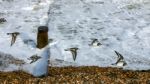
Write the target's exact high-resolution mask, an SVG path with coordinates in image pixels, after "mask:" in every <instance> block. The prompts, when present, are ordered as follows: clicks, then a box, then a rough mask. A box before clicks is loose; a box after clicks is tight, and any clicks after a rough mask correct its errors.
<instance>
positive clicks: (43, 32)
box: [37, 26, 48, 49]
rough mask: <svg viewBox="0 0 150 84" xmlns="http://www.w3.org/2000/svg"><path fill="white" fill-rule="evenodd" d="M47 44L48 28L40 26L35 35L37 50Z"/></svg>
mask: <svg viewBox="0 0 150 84" xmlns="http://www.w3.org/2000/svg"><path fill="white" fill-rule="evenodd" d="M47 44H48V27H47V26H40V27H39V28H38V34H37V48H39V49H41V48H44V47H45V46H46V45H47Z"/></svg>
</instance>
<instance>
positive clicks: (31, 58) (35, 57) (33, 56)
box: [28, 55, 41, 64]
mask: <svg viewBox="0 0 150 84" xmlns="http://www.w3.org/2000/svg"><path fill="white" fill-rule="evenodd" d="M40 58H41V57H40V56H37V55H32V56H31V57H30V58H28V60H31V62H30V64H31V63H33V62H36V61H37V60H39V59H40Z"/></svg>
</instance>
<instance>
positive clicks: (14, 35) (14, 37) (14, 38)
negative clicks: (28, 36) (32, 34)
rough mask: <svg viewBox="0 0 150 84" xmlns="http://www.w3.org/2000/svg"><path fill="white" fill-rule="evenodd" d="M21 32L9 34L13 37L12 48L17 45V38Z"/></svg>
mask: <svg viewBox="0 0 150 84" xmlns="http://www.w3.org/2000/svg"><path fill="white" fill-rule="evenodd" d="M19 34H20V33H19V32H13V33H7V35H11V36H12V39H11V46H12V45H13V44H14V43H15V41H16V38H17V36H18V35H19Z"/></svg>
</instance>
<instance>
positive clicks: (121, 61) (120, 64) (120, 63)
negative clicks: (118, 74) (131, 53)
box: [112, 51, 127, 67]
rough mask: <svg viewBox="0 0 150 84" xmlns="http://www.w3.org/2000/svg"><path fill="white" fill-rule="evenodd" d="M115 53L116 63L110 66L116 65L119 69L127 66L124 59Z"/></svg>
mask: <svg viewBox="0 0 150 84" xmlns="http://www.w3.org/2000/svg"><path fill="white" fill-rule="evenodd" d="M115 53H116V55H117V56H118V60H117V62H116V63H114V64H112V65H117V66H119V67H123V66H125V65H127V63H126V62H125V60H124V57H123V56H122V55H121V54H120V53H118V52H117V51H115Z"/></svg>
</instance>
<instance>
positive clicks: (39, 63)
mask: <svg viewBox="0 0 150 84" xmlns="http://www.w3.org/2000/svg"><path fill="white" fill-rule="evenodd" d="M37 48H38V49H36V54H35V55H32V56H31V57H30V58H29V60H31V62H30V65H31V66H34V67H33V68H32V69H33V70H32V71H33V72H31V73H32V75H33V76H35V77H43V76H47V75H48V64H49V61H48V60H49V55H50V54H49V46H48V27H47V26H40V27H38V34H37Z"/></svg>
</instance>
